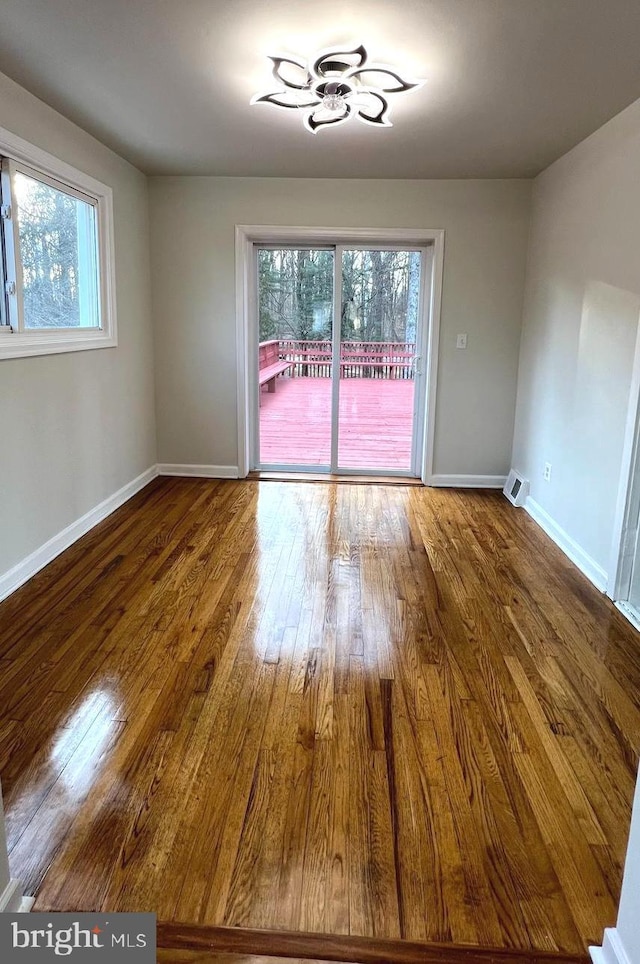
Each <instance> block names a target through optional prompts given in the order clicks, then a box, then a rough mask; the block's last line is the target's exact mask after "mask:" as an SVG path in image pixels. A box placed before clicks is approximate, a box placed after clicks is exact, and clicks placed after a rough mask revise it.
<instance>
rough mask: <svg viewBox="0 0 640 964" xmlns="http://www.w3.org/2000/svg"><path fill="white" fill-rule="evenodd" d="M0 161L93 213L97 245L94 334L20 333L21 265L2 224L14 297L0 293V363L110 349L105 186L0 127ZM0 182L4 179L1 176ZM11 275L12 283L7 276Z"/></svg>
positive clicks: (109, 227) (109, 200) (111, 257)
mask: <svg viewBox="0 0 640 964" xmlns="http://www.w3.org/2000/svg"><path fill="white" fill-rule="evenodd" d="M0 155H1V156H2V157H4V158H7V159H8V161H9V164H8V168H9V170H11V169H12V168H13V169H18V170H19V169H23V168H25V169H26V170H25V173H28V174H29V175H30V176H35V177H36V178H41V179H42V181H43V182H45V183H49V184H51V185H52V186H53V187H55V188H57V189H59V190H62V191H66V192H67V193H69V194H70V195H71V196H73V197H77V198H79V200H82V201H86V202H88V203H89V204H92V205H93V206H94V207H95V209H96V225H97V242H98V257H97V264H98V275H99V278H98V300H99V318H100V327H99V328H30V329H24V328H23V326H22V323H21V320H20V318H19V306H20V303H21V290H20V284H21V265H20V263H19V258H15V256H14V252H13V241H14V233H15V230H16V226H15V218H10V219H9V220H4V222H3V223H4V229H5V245H6V247H7V272H8V274H9V276H8V277H7V278H6V279H4V278H3V283H4V281H5V280H6V281H8V282H9V283H11V282H13V283H15V285H16V293H15V295H14V294H11V295H7V296H6V298H5V293H4V292H1V296H2V300H3V301H5V302H6V304H7V307H8V312H7V314H6V317H5V313H4V312H3V317H2V320H3V321H8V322H9V323H10V324H4V325H0V360H2V359H6V358H24V357H26V356H30V355H50V354H59V353H60V352H72V351H85V350H87V349H92V348H115V347H116V345H117V344H118V336H117V319H116V283H115V244H114V230H113V192H112V190H111V188H110V187H108V185H106V184H102V183H101V182H100V181H97V180H96V179H95V178H93V177H90V176H89V175H88V174H84V173H83V172H82V171H79V170H77V169H76V168H75V167H72V166H71V165H70V164H67V163H66V162H64V161H61V160H60V159H59V158H57V157H54V155H53V154H49V153H47V152H46V151H43V150H41V149H40V148H39V147H35V146H34V145H33V144H29V143H28V141H25V140H23V139H22V138H21V137H18V136H17V135H15V134H12V133H11V132H10V131H7V130H5V129H4V128H1V127H0ZM2 176H3V177H6V176H8V173H7V172H4V173H3V175H2ZM13 271H15V275H16V276H15V277H12V276H11V275H12V273H13Z"/></svg>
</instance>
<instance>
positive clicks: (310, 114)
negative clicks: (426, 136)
mask: <svg viewBox="0 0 640 964" xmlns="http://www.w3.org/2000/svg"><path fill="white" fill-rule="evenodd" d="M367 56H368V55H367V51H366V50H365V48H364V47H363V46H360V47H356V48H355V49H354V50H325V51H323V52H322V53H320V54H319V55H317V56H316V57H315V58H314V60H313V61H312V62H309V63H306V62H305V61H303V60H299V59H298V58H297V57H269V60H271V62H272V63H273V70H272V74H273V76H274V78H275V79H276V80H277V81H278V83H279V84H280V85H281V86H280V87H279V89H278V90H275V91H270V92H268V93H260V94H256V95H255V96H254V97H252V98H251V103H252V104H272V105H273V106H274V107H283V108H285V109H286V110H304V112H305V113H304V118H303V124H304V126H305V127H306V128H307V130H308V131H310V132H311V133H312V134H315V133H317V131H319V130H320V129H321V128H323V127H335V126H337V125H338V124H344V122H345V121H347V120H348V119H349V117H351V116H355V117H357V118H358V120H361V121H362V122H363V123H364V124H370V125H372V126H373V127H391V126H392V125H391V121H390V120H389V117H388V114H389V102H388V97H389V95H391V94H401V93H404V92H405V91H408V90H415V88H417V87H420V86H421V85H422V81H416V80H414V81H406V80H403V79H402V77H401V76H400V74H399V73H398V72H397V71H396V70H393V69H392V68H391V67H388V66H386V64H369V63H367Z"/></svg>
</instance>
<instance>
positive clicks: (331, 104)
mask: <svg viewBox="0 0 640 964" xmlns="http://www.w3.org/2000/svg"><path fill="white" fill-rule="evenodd" d="M322 106H323V107H325V108H326V109H327V110H332V111H333V110H344V97H343V96H342V94H325V95H324V97H323V98H322Z"/></svg>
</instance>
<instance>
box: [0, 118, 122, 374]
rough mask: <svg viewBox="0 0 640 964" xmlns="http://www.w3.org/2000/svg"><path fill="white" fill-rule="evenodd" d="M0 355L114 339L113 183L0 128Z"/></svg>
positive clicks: (100, 344)
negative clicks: (104, 180) (0, 201)
mask: <svg viewBox="0 0 640 964" xmlns="http://www.w3.org/2000/svg"><path fill="white" fill-rule="evenodd" d="M0 156H1V180H0V185H1V200H2V210H1V218H0V225H1V227H0V231H1V234H0V242H1V254H2V258H1V263H2V291H1V292H0V358H15V357H19V356H24V355H42V354H49V353H51V352H67V351H79V350H83V349H87V348H106V347H111V346H114V345H116V344H117V342H116V327H115V324H116V319H115V297H114V289H115V285H114V278H113V231H112V197H111V190H110V189H109V188H108V187H106V186H105V185H102V184H100V183H99V182H98V181H95V180H94V179H93V178H90V177H88V176H86V175H84V174H82V173H81V172H80V171H76V170H74V169H73V168H71V167H69V166H68V165H66V164H63V163H62V162H61V161H58V160H57V159H56V158H53V157H51V155H48V154H45V153H44V152H42V151H39V150H38V149H37V148H34V147H32V146H31V145H28V144H26V142H24V141H21V140H20V139H19V138H16V137H15V136H14V135H11V134H9V133H8V132H6V131H2V130H0Z"/></svg>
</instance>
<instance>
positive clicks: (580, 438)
mask: <svg viewBox="0 0 640 964" xmlns="http://www.w3.org/2000/svg"><path fill="white" fill-rule="evenodd" d="M639 318H640V101H637V102H636V103H635V104H633V105H632V106H631V107H629V108H627V110H625V111H623V112H622V113H621V114H619V115H618V116H617V117H616V118H614V119H613V120H611V121H610V122H609V123H608V124H606V125H605V126H604V127H602V128H601V129H600V130H599V131H597V132H596V133H595V134H593V135H592V136H591V137H589V138H588V139H587V140H586V141H583V143H582V144H580V145H578V146H577V147H576V148H574V150H572V151H571V152H570V153H569V154H566V155H565V156H564V157H562V158H561V159H560V160H559V161H557V162H556V163H555V164H553V165H552V166H551V167H550V168H548V169H547V170H546V171H545V172H544V173H542V174H541V175H540V176H539V177H538V178H537V179H536V181H535V182H534V190H533V209H532V225H531V239H530V247H529V263H528V271H527V285H526V296H525V312H524V322H523V333H522V346H521V352H520V367H519V379H518V405H517V414H516V425H515V436H514V448H513V463H514V466H515V467H517V468H518V469H519V470H520V471H522V472H523V473H524V475H525V476H527V477H528V478H530V480H531V495H532V497H533V499H534V500H535V501H536V502H537V503H538V504H539V505H540V506H541V507H542V508H543V509H544V510H545V511H546V512H547V513H548V514H549V515H550V516H551V517H552V519H553V520H555V522H556V523H557V524H558V525H559V526H560V527H561V528H562V529H564V531H565V532H566V533H567V534H568V535H569V537H570V538H572V539H573V540H574V541H575V542H577V543H578V545H579V546H580V547H581V548H582V549H583V550H584V551H585V552H586V553H587V555H588V556H590V557H591V559H592V560H593V561H594V562H595V563H596V565H597V566H600V567H601V568H602V569H604V570H605V571H606V570H607V568H608V563H609V552H610V548H611V540H612V530H613V522H614V513H615V505H616V497H617V491H618V482H619V477H620V468H621V458H622V446H623V437H624V427H625V418H626V413H627V405H628V398H629V388H630V380H631V369H632V361H633V352H634V346H635V341H636V337H637V331H638V321H639ZM545 462H551V463H552V478H551V482H550V483H547V482H544V481H543V479H542V472H543V467H544V463H545Z"/></svg>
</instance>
